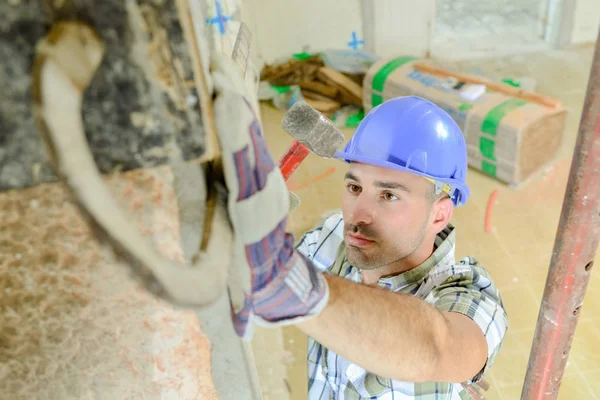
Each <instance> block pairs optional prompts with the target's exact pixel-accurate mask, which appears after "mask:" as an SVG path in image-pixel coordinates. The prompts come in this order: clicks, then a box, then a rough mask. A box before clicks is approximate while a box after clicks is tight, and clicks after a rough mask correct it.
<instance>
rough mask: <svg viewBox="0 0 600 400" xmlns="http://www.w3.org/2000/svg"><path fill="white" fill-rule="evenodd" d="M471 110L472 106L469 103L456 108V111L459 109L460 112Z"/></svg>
mask: <svg viewBox="0 0 600 400" xmlns="http://www.w3.org/2000/svg"><path fill="white" fill-rule="evenodd" d="M471 108H473V104H471V103H462V104H461V105H460V106H459V107H458V109H459V110H460V111H469V110H470V109H471Z"/></svg>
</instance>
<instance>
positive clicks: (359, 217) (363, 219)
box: [350, 195, 375, 225]
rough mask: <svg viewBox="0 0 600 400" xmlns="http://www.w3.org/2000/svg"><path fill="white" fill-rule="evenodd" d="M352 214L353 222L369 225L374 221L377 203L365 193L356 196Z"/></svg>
mask: <svg viewBox="0 0 600 400" xmlns="http://www.w3.org/2000/svg"><path fill="white" fill-rule="evenodd" d="M353 206H354V207H353V208H352V213H351V214H350V217H351V220H352V221H351V222H352V224H354V225H368V224H370V223H372V222H373V210H374V208H375V204H373V202H372V201H369V198H368V197H367V196H365V195H359V196H358V197H356V198H355V200H354V204H353Z"/></svg>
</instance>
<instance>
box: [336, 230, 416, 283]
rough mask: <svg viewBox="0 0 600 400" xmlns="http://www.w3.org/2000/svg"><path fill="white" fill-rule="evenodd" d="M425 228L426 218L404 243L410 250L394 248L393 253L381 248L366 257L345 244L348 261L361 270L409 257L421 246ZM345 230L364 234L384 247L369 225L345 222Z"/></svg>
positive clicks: (378, 267) (385, 265)
mask: <svg viewBox="0 0 600 400" xmlns="http://www.w3.org/2000/svg"><path fill="white" fill-rule="evenodd" d="M426 228H427V220H425V221H423V223H422V224H421V226H420V227H419V231H418V232H417V233H418V234H417V235H416V236H415V237H414V239H413V240H411V241H410V242H409V243H406V247H407V248H408V249H410V250H408V251H403V252H401V253H400V252H399V251H398V250H396V249H393V250H395V254H389V253H387V252H384V250H385V249H383V248H382V249H381V250H382V251H380V252H378V253H376V254H374V255H373V256H370V257H367V256H365V255H364V254H363V253H362V251H361V250H360V249H354V248H351V247H349V246H346V254H347V257H348V262H349V263H350V264H351V265H352V266H354V267H356V268H358V269H362V270H368V271H372V270H376V269H381V268H385V267H387V266H389V265H391V264H395V263H399V262H401V261H403V260H405V259H406V258H408V257H410V256H411V255H413V254H414V252H415V251H417V249H418V248H419V247H420V246H421V244H422V243H423V240H424V239H425V235H426ZM344 231H345V232H352V233H359V234H360V235H362V236H365V237H366V238H367V239H371V240H374V241H375V242H377V243H378V244H379V245H383V246H384V247H385V242H381V241H380V240H378V239H379V236H378V235H377V233H376V232H375V231H374V230H373V229H371V228H370V227H369V226H365V227H363V226H357V225H352V224H345V227H344Z"/></svg>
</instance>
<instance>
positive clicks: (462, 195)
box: [333, 151, 470, 206]
mask: <svg viewBox="0 0 600 400" xmlns="http://www.w3.org/2000/svg"><path fill="white" fill-rule="evenodd" d="M333 158H335V159H336V160H340V161H343V162H346V163H350V162H352V161H354V162H358V163H362V164H369V165H375V166H378V167H383V168H390V169H394V170H397V171H403V172H409V173H412V174H416V175H420V176H424V177H427V178H429V179H433V180H435V181H437V182H443V183H447V184H449V185H451V186H452V187H454V188H455V189H456V190H457V192H458V195H455V198H454V199H453V201H454V205H456V206H461V205H463V204H465V203H466V201H467V198H468V197H469V194H470V190H469V187H468V186H467V185H466V184H465V183H463V182H462V181H459V180H458V179H453V178H440V177H438V176H433V175H430V174H427V173H424V172H421V171H418V170H415V169H412V168H407V167H404V166H402V165H398V164H394V163H392V162H389V161H382V160H378V159H375V158H371V157H365V156H359V155H355V154H349V153H346V152H343V151H338V152H336V153H335V154H334V155H333Z"/></svg>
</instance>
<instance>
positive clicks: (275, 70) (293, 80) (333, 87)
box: [260, 55, 364, 115]
mask: <svg viewBox="0 0 600 400" xmlns="http://www.w3.org/2000/svg"><path fill="white" fill-rule="evenodd" d="M363 78H364V75H363V74H347V73H342V72H339V71H336V70H335V69H333V68H330V67H328V66H326V65H325V63H324V62H323V60H322V59H321V57H319V56H318V55H313V56H310V57H307V58H304V59H292V60H289V61H285V62H283V63H280V64H276V65H265V67H264V68H263V70H262V72H261V76H260V79H261V81H263V82H268V83H270V84H271V85H275V86H292V85H297V86H299V87H300V90H301V92H302V96H303V97H304V100H305V101H306V102H307V103H308V104H310V105H311V106H312V107H314V108H315V109H316V110H318V111H320V112H322V113H324V114H326V115H332V114H333V113H335V112H336V111H337V110H339V109H340V108H342V107H344V106H347V105H354V106H357V107H362V105H363V102H362V93H363V88H362V80H363Z"/></svg>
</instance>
